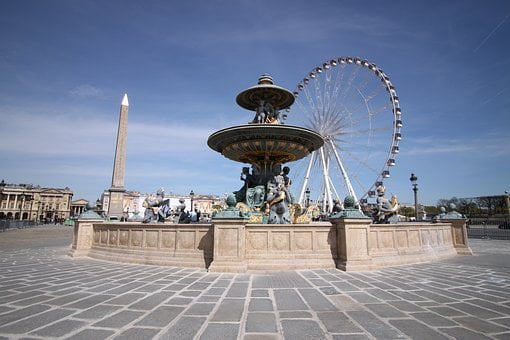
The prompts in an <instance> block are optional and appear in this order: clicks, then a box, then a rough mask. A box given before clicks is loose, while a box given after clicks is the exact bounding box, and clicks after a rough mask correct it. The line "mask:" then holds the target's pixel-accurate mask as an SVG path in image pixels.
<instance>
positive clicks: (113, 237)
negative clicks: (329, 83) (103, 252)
mask: <svg viewBox="0 0 510 340" xmlns="http://www.w3.org/2000/svg"><path fill="white" fill-rule="evenodd" d="M117 238H118V230H116V229H112V230H110V241H109V243H110V245H112V246H116V245H117Z"/></svg>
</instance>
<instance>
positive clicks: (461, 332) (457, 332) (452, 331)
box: [438, 327, 491, 340]
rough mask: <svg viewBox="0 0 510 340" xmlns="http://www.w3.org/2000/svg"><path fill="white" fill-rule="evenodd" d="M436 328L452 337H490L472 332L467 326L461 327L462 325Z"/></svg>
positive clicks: (467, 339) (474, 338) (468, 339)
mask: <svg viewBox="0 0 510 340" xmlns="http://www.w3.org/2000/svg"><path fill="white" fill-rule="evenodd" d="M438 330H439V331H441V332H443V333H446V334H448V335H450V336H452V337H454V338H455V339H461V340H479V339H480V340H482V339H491V338H489V337H487V336H485V335H483V334H480V333H476V332H473V331H471V330H469V329H467V328H463V327H449V328H439V329H438Z"/></svg>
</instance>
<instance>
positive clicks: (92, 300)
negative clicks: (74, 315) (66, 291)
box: [66, 295, 112, 309]
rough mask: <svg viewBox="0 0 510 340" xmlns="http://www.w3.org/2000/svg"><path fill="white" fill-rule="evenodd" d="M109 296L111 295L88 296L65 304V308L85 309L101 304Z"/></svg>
mask: <svg viewBox="0 0 510 340" xmlns="http://www.w3.org/2000/svg"><path fill="white" fill-rule="evenodd" d="M111 298H112V296H111V295H93V296H90V297H88V298H85V299H82V300H79V301H76V302H74V303H71V304H68V305H66V308H77V309H87V308H90V307H92V306H95V305H98V304H101V303H103V302H105V301H107V300H109V299H111Z"/></svg>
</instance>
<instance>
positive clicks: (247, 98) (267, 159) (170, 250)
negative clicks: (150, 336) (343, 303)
mask: <svg viewBox="0 0 510 340" xmlns="http://www.w3.org/2000/svg"><path fill="white" fill-rule="evenodd" d="M293 102H294V96H293V95H292V93H291V92H290V91H288V90H286V89H284V88H282V87H279V86H277V85H275V84H274V83H273V80H272V78H271V77H270V76H269V75H262V76H261V77H260V78H259V80H258V84H257V85H255V86H253V87H250V88H248V89H246V90H244V91H242V92H241V93H240V94H239V95H238V96H237V103H238V104H239V105H240V106H241V107H243V108H245V109H248V110H250V111H254V112H255V117H254V118H253V120H252V121H251V122H250V123H248V124H245V125H239V126H233V127H229V128H226V129H223V130H220V131H217V132H215V133H213V134H212V135H211V136H210V137H209V139H208V141H207V144H208V145H209V147H210V148H212V149H213V150H215V151H217V152H219V153H221V154H222V155H223V156H225V157H226V158H228V159H231V160H234V161H237V162H241V163H245V164H250V165H251V167H252V172H251V173H250V169H249V167H243V170H242V172H241V179H242V180H243V181H244V185H243V187H242V188H241V189H239V190H238V191H236V192H235V195H230V196H229V197H228V198H227V200H226V203H227V205H228V208H226V209H225V210H223V211H220V212H218V213H217V214H216V216H215V217H214V218H213V221H212V223H190V224H177V223H169V222H168V221H165V222H164V223H145V224H144V223H141V222H122V223H121V222H115V221H114V222H110V221H104V220H102V219H101V218H100V217H99V216H97V215H94V216H91V215H87V214H83V215H81V216H80V217H79V219H78V221H77V223H76V225H75V228H74V232H75V234H74V239H73V244H72V246H71V250H70V251H69V254H70V255H71V256H78V257H79V256H88V257H92V258H97V259H102V260H110V261H117V262H129V263H143V264H155V265H168V266H177V267H199V268H207V269H208V270H209V271H212V272H246V271H247V270H289V269H316V268H329V269H333V268H338V269H342V270H346V271H359V270H372V269H377V268H381V267H385V266H392V265H401V264H410V263H417V262H423V261H430V260H434V259H438V258H442V257H447V256H453V255H456V254H462V255H470V254H471V249H470V248H469V244H468V239H467V233H466V219H465V218H463V217H462V216H459V215H458V214H457V215H455V214H447V215H448V216H447V215H445V216H444V217H443V218H441V219H438V220H436V221H435V222H436V223H425V222H420V223H407V224H405V223H398V224H375V223H372V219H370V218H368V217H367V216H365V215H364V214H362V213H361V212H360V211H359V210H358V209H357V208H356V207H355V202H356V200H355V198H354V197H347V198H346V199H345V201H344V209H343V210H340V209H338V211H336V212H335V214H333V215H332V216H331V217H330V219H329V221H327V222H310V221H306V219H301V220H300V219H299V218H298V219H296V218H293V215H292V212H293V211H296V210H297V209H298V208H299V207H296V205H295V204H294V202H293V199H292V196H291V194H290V188H289V186H290V183H291V182H290V179H289V176H288V175H289V171H290V169H289V168H288V167H287V166H285V167H283V168H282V165H283V164H285V163H287V162H290V161H295V160H298V159H301V158H303V157H305V156H307V155H308V154H309V153H311V152H313V151H315V150H317V149H319V148H320V147H321V146H322V145H323V144H324V141H323V138H322V137H321V135H320V134H318V133H316V132H314V131H312V130H309V129H306V128H301V127H297V126H288V125H284V124H282V119H281V110H285V109H287V108H288V107H290V106H291V105H292V104H293ZM379 193H380V195H379V196H380V197H379V200H378V206H379V210H378V214H377V221H379V222H389V221H390V218H391V217H393V215H395V214H394V212H395V210H396V209H397V202H396V199H395V202H393V203H392V204H390V203H391V202H389V201H388V200H386V199H384V190H383V187H381V188H380V189H379ZM163 198H164V197H163V195H161V199H160V200H159V201H158V202H159V203H158V202H156V203H157V204H160V201H163ZM156 203H151V202H147V205H148V206H151V207H152V206H156ZM303 216H306V215H301V216H298V217H303ZM294 217H295V216H294ZM152 219H153V217H151V218H150V220H152ZM148 220H149V216H148ZM148 222H149V221H148ZM296 222H301V223H296Z"/></svg>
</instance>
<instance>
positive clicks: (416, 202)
mask: <svg viewBox="0 0 510 340" xmlns="http://www.w3.org/2000/svg"><path fill="white" fill-rule="evenodd" d="M409 180H410V181H411V183H412V184H413V191H414V218H415V219H416V221H418V183H417V181H418V177H416V175H415V174H411V178H409Z"/></svg>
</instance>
